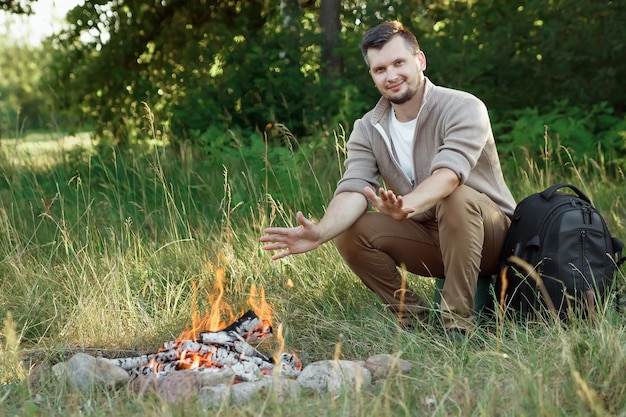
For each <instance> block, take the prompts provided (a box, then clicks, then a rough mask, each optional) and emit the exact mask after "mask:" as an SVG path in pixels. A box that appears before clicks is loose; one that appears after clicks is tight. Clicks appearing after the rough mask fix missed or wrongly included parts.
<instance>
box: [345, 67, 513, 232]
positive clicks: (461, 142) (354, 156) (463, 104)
mask: <svg viewBox="0 0 626 417" xmlns="http://www.w3.org/2000/svg"><path fill="white" fill-rule="evenodd" d="M390 109H391V104H390V103H389V101H388V100H387V99H384V98H381V99H380V100H379V102H378V104H377V105H376V107H374V109H372V110H371V111H369V112H368V113H366V114H365V115H364V116H363V118H361V119H358V120H356V121H355V123H354V128H353V130H352V133H351V134H350V139H349V140H348V143H347V151H348V157H347V159H346V161H345V163H344V165H345V168H346V170H345V173H344V175H343V177H342V178H341V179H340V180H339V183H338V184H337V189H336V191H335V194H338V193H341V192H344V191H356V192H360V193H362V192H363V189H364V188H365V187H366V186H369V187H372V188H373V189H374V190H376V191H377V190H378V187H379V186H380V182H379V181H380V179H381V178H382V180H383V181H384V186H385V187H386V188H388V189H390V190H393V191H394V192H395V193H396V194H398V195H406V194H408V193H409V192H411V190H412V189H413V188H414V187H415V186H416V185H417V184H419V183H420V182H422V181H423V180H424V179H426V177H428V176H429V175H430V174H432V172H433V171H435V170H436V169H438V168H444V167H445V168H449V169H451V170H453V171H454V172H456V174H457V175H458V176H459V179H460V180H461V184H465V185H467V186H469V187H472V188H473V189H475V190H477V191H479V192H481V193H484V194H486V195H487V196H489V197H490V198H491V199H492V200H493V201H494V202H495V203H496V204H498V206H499V207H500V208H501V209H502V211H503V212H504V213H506V214H507V215H508V216H511V215H512V214H513V210H514V209H515V200H514V199H513V196H512V195H511V192H510V190H509V188H508V187H507V185H506V183H505V181H504V177H503V175H502V169H501V166H500V160H499V158H498V153H497V150H496V144H495V141H494V138H493V133H492V131H491V123H490V121H489V115H488V113H487V108H486V107H485V105H484V104H483V103H482V101H480V100H479V99H478V98H476V97H474V96H473V95H471V94H469V93H465V92H462V91H458V90H452V89H449V88H444V87H439V86H436V85H434V84H433V83H432V82H430V80H428V79H426V90H425V93H424V100H423V103H422V108H421V109H420V111H419V114H418V116H417V126H416V129H415V141H414V144H413V158H414V161H415V168H414V173H413V174H414V178H415V184H413V183H412V182H411V180H410V179H409V178H408V177H407V176H406V175H405V174H404V172H403V171H402V169H401V168H400V165H399V164H398V161H397V158H396V157H394V148H393V143H392V141H391V139H390V138H391V136H390V134H389V118H390ZM414 218H415V219H416V220H432V219H434V218H435V216H434V209H431V210H430V211H429V212H426V213H423V214H418V215H416V216H414Z"/></svg>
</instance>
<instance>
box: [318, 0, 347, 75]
mask: <svg viewBox="0 0 626 417" xmlns="http://www.w3.org/2000/svg"><path fill="white" fill-rule="evenodd" d="M340 17H341V0H321V6H320V27H321V30H322V73H323V74H324V77H326V79H327V80H334V79H336V78H337V77H338V76H339V75H340V74H341V73H342V71H343V59H342V57H341V54H339V53H338V51H337V47H338V45H339V33H340V32H341V19H340Z"/></svg>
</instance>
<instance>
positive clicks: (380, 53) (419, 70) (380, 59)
mask: <svg viewBox="0 0 626 417" xmlns="http://www.w3.org/2000/svg"><path fill="white" fill-rule="evenodd" d="M367 59H368V61H369V64H370V75H371V76H372V79H373V80H374V84H376V88H378V91H379V92H380V94H381V95H382V96H383V97H385V98H387V99H388V100H389V101H391V102H392V103H394V104H404V103H406V102H407V101H409V100H411V99H412V98H413V97H415V95H416V94H417V93H418V91H419V89H420V87H421V85H422V84H423V82H424V73H423V71H424V69H425V68H426V57H425V56H424V53H423V52H422V51H419V53H418V54H417V55H413V54H412V53H411V50H409V49H408V48H407V45H406V43H405V42H404V39H402V37H400V36H394V37H393V38H391V40H390V41H389V42H387V43H386V44H385V45H384V46H383V47H382V48H381V49H369V50H368V51H367Z"/></svg>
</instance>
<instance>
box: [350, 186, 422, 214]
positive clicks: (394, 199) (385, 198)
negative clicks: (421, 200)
mask: <svg viewBox="0 0 626 417" xmlns="http://www.w3.org/2000/svg"><path fill="white" fill-rule="evenodd" d="M363 192H364V193H365V196H366V197H367V198H369V199H370V201H371V202H372V204H373V205H374V207H376V208H377V209H378V211H380V212H381V213H383V214H386V215H387V216H389V217H392V218H394V219H395V220H404V219H406V218H407V217H409V215H410V214H411V213H413V212H414V211H415V210H414V209H412V208H410V207H404V201H403V199H402V196H401V195H396V194H395V193H394V192H393V191H391V190H385V189H384V188H382V187H381V188H379V189H378V195H376V193H375V192H374V191H373V190H372V189H371V188H369V187H365V189H364V190H363Z"/></svg>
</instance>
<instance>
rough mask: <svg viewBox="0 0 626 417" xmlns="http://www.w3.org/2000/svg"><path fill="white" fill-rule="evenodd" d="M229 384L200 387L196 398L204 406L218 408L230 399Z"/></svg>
mask: <svg viewBox="0 0 626 417" xmlns="http://www.w3.org/2000/svg"><path fill="white" fill-rule="evenodd" d="M230 390H231V387H230V384H229V385H226V384H219V385H210V386H205V387H202V388H200V392H199V393H198V400H199V401H200V404H202V406H203V407H204V408H218V407H219V406H220V405H222V404H223V403H228V402H229V401H230Z"/></svg>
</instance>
